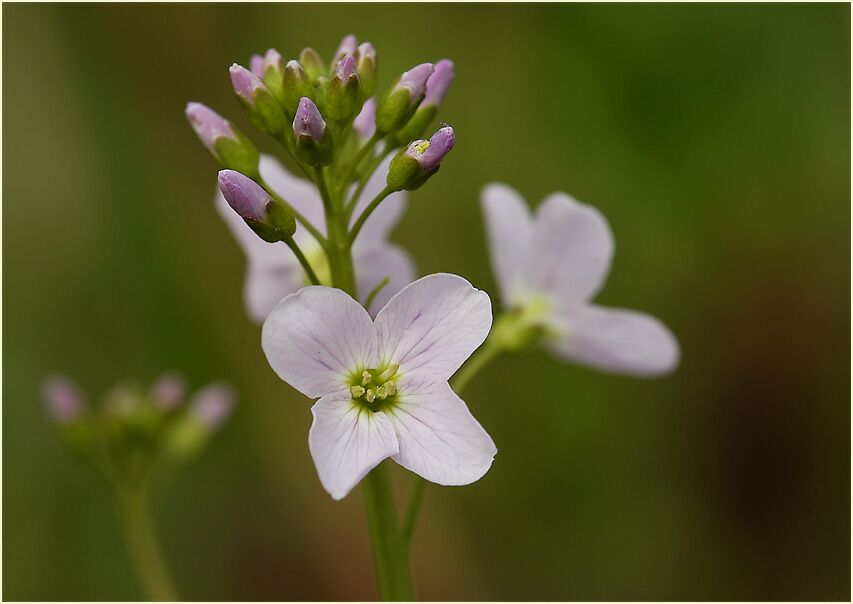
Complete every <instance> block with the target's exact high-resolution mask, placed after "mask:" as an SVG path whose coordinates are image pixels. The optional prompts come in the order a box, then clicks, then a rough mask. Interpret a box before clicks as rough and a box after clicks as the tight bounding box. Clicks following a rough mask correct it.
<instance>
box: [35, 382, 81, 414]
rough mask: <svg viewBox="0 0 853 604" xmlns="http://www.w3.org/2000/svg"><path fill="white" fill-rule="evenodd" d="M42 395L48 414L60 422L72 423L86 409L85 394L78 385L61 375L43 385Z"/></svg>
mask: <svg viewBox="0 0 853 604" xmlns="http://www.w3.org/2000/svg"><path fill="white" fill-rule="evenodd" d="M42 394H43V396H44V400H45V402H46V403H47V408H48V412H49V413H50V415H51V417H53V419H55V420H56V421H58V422H62V423H68V422H72V421H74V420H75V419H77V418H78V417H80V415H81V414H82V413H83V411H84V409H85V402H84V400H83V394H82V393H81V392H80V389H79V388H78V387H77V384H75V383H74V382H72V381H71V380H69V379H68V378H65V377H62V376H59V375H56V376H51V377H49V378H47V379H46V380H45V381H44V384H43V385H42Z"/></svg>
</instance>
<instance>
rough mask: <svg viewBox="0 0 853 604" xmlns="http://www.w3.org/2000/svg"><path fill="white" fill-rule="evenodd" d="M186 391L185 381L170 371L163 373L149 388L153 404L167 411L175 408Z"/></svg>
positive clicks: (182, 377)
mask: <svg viewBox="0 0 853 604" xmlns="http://www.w3.org/2000/svg"><path fill="white" fill-rule="evenodd" d="M186 391H187V381H186V379H184V376H182V375H181V374H180V373H177V372H175V371H170V372H168V373H164V374H163V375H161V376H160V377H158V378H157V380H156V381H155V382H154V384H153V385H152V386H151V398H152V399H153V400H154V403H155V404H156V405H157V406H158V407H160V408H161V409H163V410H164V411H169V410H171V409H174V408H175V407H177V406H178V405H179V404H180V402H181V401H182V400H184V395H185V394H186Z"/></svg>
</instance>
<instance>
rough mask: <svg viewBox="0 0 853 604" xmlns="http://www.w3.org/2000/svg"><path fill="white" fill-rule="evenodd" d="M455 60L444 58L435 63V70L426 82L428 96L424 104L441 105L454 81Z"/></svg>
mask: <svg viewBox="0 0 853 604" xmlns="http://www.w3.org/2000/svg"><path fill="white" fill-rule="evenodd" d="M453 76H454V71H453V61H451V60H450V59H442V60H441V61H439V62H438V63H436V64H435V70H434V71H433V72H432V75H431V76H430V77H429V79H428V80H427V83H426V96H425V97H424V100H423V105H440V104H441V102H442V101H443V100H444V97H446V96H447V90H448V89H449V88H450V84H451V82H453Z"/></svg>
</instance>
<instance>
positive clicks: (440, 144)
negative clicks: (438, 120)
mask: <svg viewBox="0 0 853 604" xmlns="http://www.w3.org/2000/svg"><path fill="white" fill-rule="evenodd" d="M455 142H456V137H455V136H454V133H453V128H451V127H450V126H444V127H443V128H440V129H439V130H438V131H436V133H435V134H433V135H432V138H430V139H429V147H427V149H426V151H424V152H423V153H422V154H416V155H415V156H414V159H415V160H417V162H418V163H419V164H420V165H421V168H423V169H424V170H432V169H433V168H436V167H437V166H438V164H440V163H441V160H442V159H444V156H445V155H447V154H448V153H449V152H450V150H451V149H453V145H454V144H455Z"/></svg>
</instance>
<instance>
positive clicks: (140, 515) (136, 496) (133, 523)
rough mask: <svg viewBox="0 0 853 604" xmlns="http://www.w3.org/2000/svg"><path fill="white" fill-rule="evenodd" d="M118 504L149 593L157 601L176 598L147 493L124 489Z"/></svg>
mask: <svg viewBox="0 0 853 604" xmlns="http://www.w3.org/2000/svg"><path fill="white" fill-rule="evenodd" d="M119 506H120V508H121V509H120V513H121V517H122V523H123V526H124V533H125V538H126V539H127V545H128V548H129V549H130V554H131V557H132V559H133V564H134V566H135V567H136V572H137V575H138V576H139V580H140V581H141V582H142V585H143V586H144V588H145V591H146V592H147V594H148V597H149V598H150V599H151V600H158V601H174V600H177V599H178V595H177V593H176V592H175V588H174V585H173V583H172V579H171V577H170V576H169V571H168V570H167V569H166V564H165V562H164V561H163V555H162V553H161V552H160V545H159V543H158V541H157V536H156V534H155V532H154V526H153V524H152V521H151V515H150V513H149V511H148V506H147V505H146V502H145V496H144V494H143V493H141V492H138V491H133V492H129V493H125V494H124V495H123V496H121V497H120V500H119Z"/></svg>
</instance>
